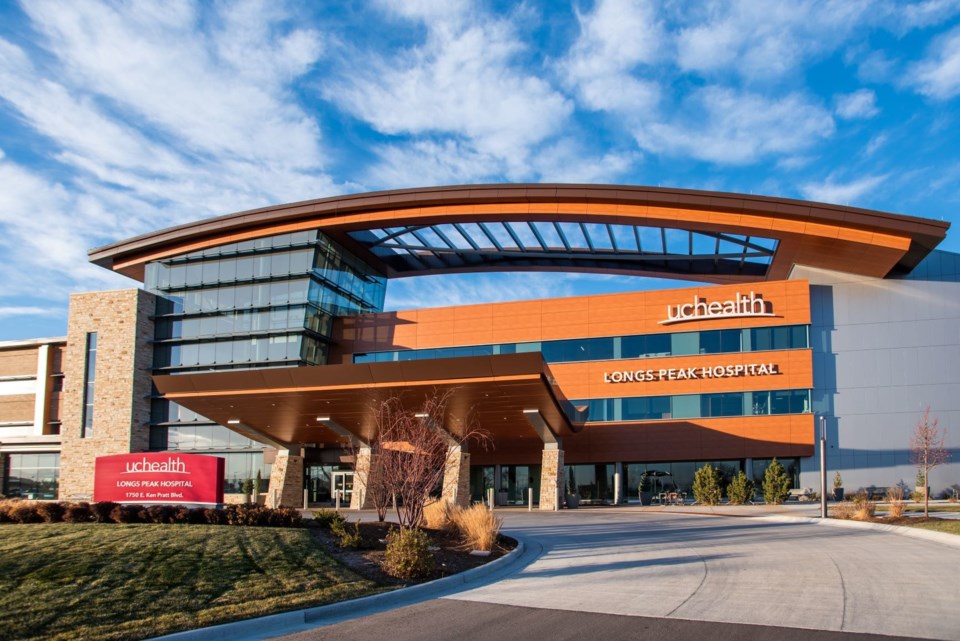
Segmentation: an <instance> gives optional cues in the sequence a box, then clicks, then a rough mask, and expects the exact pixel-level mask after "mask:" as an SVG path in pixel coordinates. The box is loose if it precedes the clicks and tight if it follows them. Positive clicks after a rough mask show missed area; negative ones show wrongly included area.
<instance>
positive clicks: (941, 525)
mask: <svg viewBox="0 0 960 641" xmlns="http://www.w3.org/2000/svg"><path fill="white" fill-rule="evenodd" d="M901 525H907V526H909V527H918V528H923V529H924V530H936V531H937V532H947V533H949V534H957V535H960V520H951V521H948V520H946V519H944V520H942V521H925V522H923V523H901Z"/></svg>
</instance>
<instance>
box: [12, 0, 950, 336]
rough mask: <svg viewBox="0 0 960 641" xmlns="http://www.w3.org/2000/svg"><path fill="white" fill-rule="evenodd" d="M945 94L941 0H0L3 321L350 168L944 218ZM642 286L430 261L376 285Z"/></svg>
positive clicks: (572, 290) (366, 179)
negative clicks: (103, 252)
mask: <svg viewBox="0 0 960 641" xmlns="http://www.w3.org/2000/svg"><path fill="white" fill-rule="evenodd" d="M958 106H960V1H955V0H920V1H917V2H874V1H869V0H844V1H840V2H828V1H827V2H818V1H804V0H792V1H790V2H787V1H783V2H767V1H759V0H757V1H752V2H746V1H736V0H730V1H726V0H725V1H722V2H706V3H693V2H686V1H675V2H671V1H666V2H649V3H648V2H627V1H625V0H599V1H596V2H589V1H583V2H575V3H571V4H569V5H565V4H563V3H561V2H552V1H548V0H544V1H542V2H538V1H531V2H505V1H489V2H476V3H472V2H457V1H455V0H442V1H437V2H432V1H427V0H406V1H404V2H386V1H384V2H367V3H363V2H352V3H346V2H311V3H303V4H297V3H289V4H285V3H282V2H276V1H267V2H217V3H210V2H205V3H192V2H166V1H165V2H157V3H150V2H146V1H139V0H138V1H137V2H124V3H119V2H117V3H101V2H93V1H86V0H77V1H74V2H47V1H45V0H29V1H28V2H24V3H22V4H17V3H15V2H10V1H2V0H0V340H3V339H14V338H25V337H34V336H52V335H62V334H63V333H64V332H65V327H66V309H67V300H68V295H69V293H70V292H73V291H85V290H97V289H107V288H118V287H130V286H134V285H135V283H133V282H132V281H129V280H126V279H124V278H122V277H119V276H116V275H114V274H111V273H110V272H108V271H106V270H103V269H101V268H99V267H95V266H92V265H90V264H88V263H87V261H86V251H87V250H88V249H89V248H91V247H95V246H99V245H103V244H106V243H109V242H113V241H115V240H120V239H123V238H127V237H129V236H132V235H135V234H139V233H143V232H146V231H150V230H153V229H158V228H161V227H166V226H170V225H175V224H179V223H183V222H187V221H191V220H196V219H198V218H203V217H206V216H212V215H218V214H224V213H230V212H234V211H239V210H243V209H247V208H251V207H257V206H263V205H268V204H274V203H284V202H291V201H296V200H302V199H308V198H319V197H324V196H332V195H336V194H343V193H353V192H363V191H370V190H377V189H390V188H403V187H420V186H429V185H442V184H463V183H474V182H599V183H622V184H638V185H662V186H673V187H682V188H691V189H711V190H721V191H734V192H744V193H755V194H764V195H770V196H783V197H790V198H803V199H808V200H816V201H824V202H833V203H840V204H849V205H855V206H860V207H867V208H872V209H879V210H885V211H892V212H896V213H902V214H911V215H917V216H924V217H929V218H938V219H944V220H948V221H951V222H954V223H956V222H957V221H958V220H960V216H958V214H957V210H958V206H960V126H958V125H960V123H958V119H960V118H958V114H960V109H958ZM958 238H960V231H957V230H953V232H952V233H951V234H950V236H949V237H948V239H947V241H946V242H945V243H944V244H942V245H941V248H943V249H947V250H949V251H960V240H958ZM652 285H654V286H658V287H662V286H668V285H670V283H669V282H666V281H654V282H653V283H652ZM649 286H651V283H650V282H643V281H640V280H639V279H630V278H623V277H603V276H585V275H576V274H570V275H565V274H537V273H533V274H508V275H477V276H469V277H456V278H453V277H439V278H430V277H427V278H418V279H405V280H397V281H393V282H391V284H390V286H389V287H388V301H387V305H388V308H402V307H415V306H421V305H424V304H438V303H440V302H442V303H445V304H457V303H462V302H476V301H489V300H506V299H513V298H528V297H539V296H563V295H574V294H583V293H591V292H603V291H623V290H630V289H638V288H645V287H649Z"/></svg>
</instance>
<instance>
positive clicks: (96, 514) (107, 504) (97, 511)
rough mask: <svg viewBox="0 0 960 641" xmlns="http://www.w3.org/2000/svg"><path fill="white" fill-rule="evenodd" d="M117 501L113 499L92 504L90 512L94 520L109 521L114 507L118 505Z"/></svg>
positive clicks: (99, 521)
mask: <svg viewBox="0 0 960 641" xmlns="http://www.w3.org/2000/svg"><path fill="white" fill-rule="evenodd" d="M117 505H118V504H117V503H114V502H113V501H99V502H97V503H91V504H90V513H91V514H92V515H93V520H94V521H96V522H97V523H109V522H110V521H111V519H110V513H111V512H113V508H115V507H117Z"/></svg>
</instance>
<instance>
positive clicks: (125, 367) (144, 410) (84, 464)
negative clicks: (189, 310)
mask: <svg viewBox="0 0 960 641" xmlns="http://www.w3.org/2000/svg"><path fill="white" fill-rule="evenodd" d="M155 308H156V297H155V296H154V295H153V294H150V293H149V292H145V291H143V290H142V289H124V290H114V291H106V292H90V293H83V294H73V295H72V296H71V297H70V317H69V320H68V321H67V345H66V348H65V351H64V358H63V361H64V363H63V373H64V381H63V393H62V399H63V404H62V408H63V409H62V416H61V420H62V424H61V428H60V439H61V443H62V450H61V454H60V499H62V500H70V499H83V500H90V499H92V497H93V475H94V461H95V459H96V457H98V456H105V455H109V454H125V453H129V452H142V451H146V450H147V448H148V447H149V443H150V433H149V429H150V427H149V425H150V392H151V383H152V380H151V374H152V369H153V346H152V343H151V341H152V340H153V321H152V320H151V316H152V315H153V314H154V311H155ZM90 332H96V333H97V362H96V378H95V385H94V394H93V427H92V430H91V432H92V433H91V435H90V436H88V437H86V438H83V437H82V429H83V425H82V423H83V404H84V403H83V401H84V398H83V397H84V371H85V367H86V355H87V334H88V333H90Z"/></svg>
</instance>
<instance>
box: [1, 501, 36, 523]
mask: <svg viewBox="0 0 960 641" xmlns="http://www.w3.org/2000/svg"><path fill="white" fill-rule="evenodd" d="M9 514H10V519H11V520H12V521H13V522H14V523H42V522H43V516H41V515H40V512H39V511H38V510H37V505H36V504H35V503H28V502H27V501H22V502H20V503H18V504H17V505H15V506H14V507H13V508H12V509H10V510H9Z"/></svg>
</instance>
